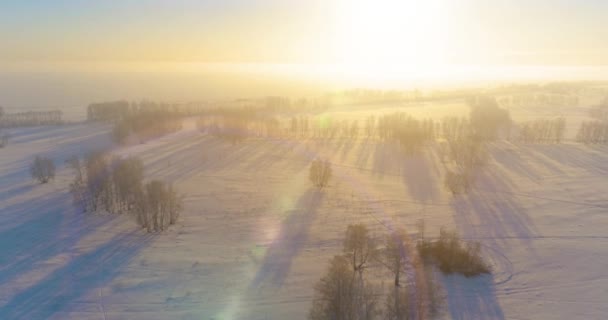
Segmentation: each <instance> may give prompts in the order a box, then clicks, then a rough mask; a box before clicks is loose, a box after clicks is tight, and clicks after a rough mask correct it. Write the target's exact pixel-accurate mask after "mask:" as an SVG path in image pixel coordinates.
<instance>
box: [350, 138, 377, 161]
mask: <svg viewBox="0 0 608 320" xmlns="http://www.w3.org/2000/svg"><path fill="white" fill-rule="evenodd" d="M375 142H376V141H374V140H373V139H371V138H367V139H365V140H363V142H362V143H360V144H359V150H358V152H357V153H358V154H357V160H356V162H355V163H356V165H357V167H361V168H367V162H368V160H369V156H370V155H371V154H372V145H373V144H375Z"/></svg>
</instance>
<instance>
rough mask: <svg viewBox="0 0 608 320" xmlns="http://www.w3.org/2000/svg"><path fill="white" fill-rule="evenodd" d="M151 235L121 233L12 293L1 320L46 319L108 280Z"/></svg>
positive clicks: (0, 317)
mask: <svg viewBox="0 0 608 320" xmlns="http://www.w3.org/2000/svg"><path fill="white" fill-rule="evenodd" d="M150 237H151V236H149V235H146V236H142V235H137V234H121V235H117V236H114V237H113V238H112V239H111V240H109V241H108V242H106V243H105V244H103V245H101V246H100V247H98V248H96V249H95V250H93V251H91V252H89V253H86V254H83V255H81V256H79V257H77V258H75V259H74V260H72V261H70V262H69V264H68V265H66V266H65V267H62V268H60V269H58V270H56V271H54V272H53V273H51V274H50V275H48V276H46V277H45V278H43V279H42V280H40V281H39V282H38V283H36V284H35V285H33V286H31V287H29V288H28V289H26V290H24V291H22V292H20V293H18V294H17V295H15V296H14V297H13V298H12V299H11V300H10V301H8V303H6V304H5V305H4V306H2V308H0V319H14V320H17V319H27V320H32V319H47V318H49V317H51V316H53V315H54V314H56V313H57V312H59V311H66V308H67V307H68V306H69V304H70V303H71V302H73V301H75V300H77V299H78V298H81V297H82V296H84V295H85V294H87V293H88V292H90V291H91V290H93V289H95V288H98V287H99V286H101V285H103V284H105V283H107V282H109V281H111V280H112V279H113V278H114V277H116V275H117V274H118V273H119V272H120V270H121V268H122V267H124V266H126V265H127V264H128V263H129V262H130V261H131V259H133V258H134V257H135V256H136V255H137V254H138V252H139V251H140V250H142V249H143V248H144V247H145V245H146V244H147V243H148V240H149V239H150Z"/></svg>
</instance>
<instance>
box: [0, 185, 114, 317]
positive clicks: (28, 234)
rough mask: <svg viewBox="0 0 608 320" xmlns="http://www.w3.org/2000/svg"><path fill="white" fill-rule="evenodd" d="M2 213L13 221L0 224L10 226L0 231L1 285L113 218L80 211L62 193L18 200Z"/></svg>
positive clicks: (63, 250) (5, 220) (60, 251)
mask: <svg viewBox="0 0 608 320" xmlns="http://www.w3.org/2000/svg"><path fill="white" fill-rule="evenodd" d="M3 215H6V216H11V220H13V221H7V220H8V219H3V221H2V223H3V224H12V225H13V226H12V227H11V228H8V229H6V230H2V231H1V232H0V287H1V285H2V284H5V283H7V282H9V281H10V280H12V279H14V278H15V277H18V276H20V275H22V274H25V273H27V272H29V271H31V270H34V269H35V268H36V267H37V266H38V265H39V264H40V263H44V262H45V261H47V260H48V259H50V258H52V257H54V256H56V255H58V254H61V253H63V252H65V251H66V250H69V249H70V248H71V247H72V246H73V245H75V244H76V243H78V242H79V241H80V240H81V239H82V238H84V237H85V236H87V235H89V234H91V233H93V232H94V231H95V230H96V229H97V228H99V227H100V226H102V225H103V224H106V223H108V222H110V221H111V220H112V219H113V217H107V216H103V217H102V216H85V215H82V214H79V213H77V212H75V210H74V209H73V208H72V207H71V203H69V201H68V199H67V197H66V196H65V195H61V196H55V197H51V198H43V199H37V200H34V201H32V202H31V203H29V204H28V205H27V206H24V205H23V203H19V204H17V205H14V206H10V207H7V208H5V209H3ZM28 217H30V218H29V219H28V220H25V219H24V218H28ZM23 220H25V221H23ZM0 318H1V317H0Z"/></svg>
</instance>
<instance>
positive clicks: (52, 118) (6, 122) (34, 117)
mask: <svg viewBox="0 0 608 320" xmlns="http://www.w3.org/2000/svg"><path fill="white" fill-rule="evenodd" d="M62 116H63V112H62V111H61V110H50V111H27V112H17V113H5V112H4V111H0V128H13V127H27V126H46V125H61V124H63V120H62Z"/></svg>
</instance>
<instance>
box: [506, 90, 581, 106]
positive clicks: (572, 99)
mask: <svg viewBox="0 0 608 320" xmlns="http://www.w3.org/2000/svg"><path fill="white" fill-rule="evenodd" d="M499 102H500V104H501V105H503V106H516V107H531V106H532V107H543V106H550V107H565V106H576V105H578V103H579V98H578V96H576V95H572V94H561V93H527V94H515V95H511V96H505V97H501V98H500V99H499Z"/></svg>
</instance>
